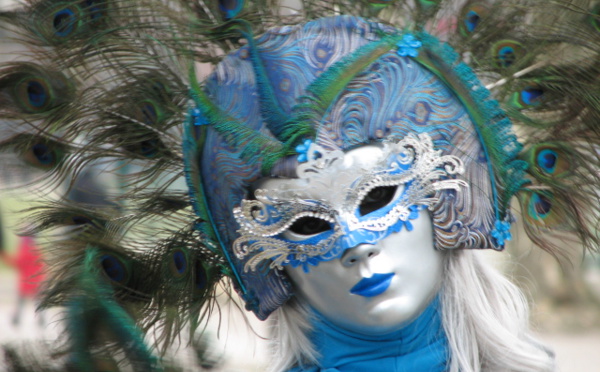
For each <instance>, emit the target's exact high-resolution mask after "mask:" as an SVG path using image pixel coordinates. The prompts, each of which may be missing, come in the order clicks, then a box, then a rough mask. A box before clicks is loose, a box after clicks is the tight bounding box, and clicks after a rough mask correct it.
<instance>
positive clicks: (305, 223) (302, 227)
mask: <svg viewBox="0 0 600 372" xmlns="http://www.w3.org/2000/svg"><path fill="white" fill-rule="evenodd" d="M288 230H290V231H291V232H293V233H295V234H298V235H315V234H319V233H322V232H325V231H328V230H331V224H330V223H329V222H327V221H325V220H323V219H320V218H317V217H301V218H298V219H297V220H296V221H295V222H294V223H293V224H292V226H290V227H289V229H288Z"/></svg>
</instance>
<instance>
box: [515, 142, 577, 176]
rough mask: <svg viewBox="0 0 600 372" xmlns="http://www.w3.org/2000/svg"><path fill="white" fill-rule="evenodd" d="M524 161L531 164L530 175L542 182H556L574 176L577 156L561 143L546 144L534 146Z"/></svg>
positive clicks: (526, 154)
mask: <svg viewBox="0 0 600 372" xmlns="http://www.w3.org/2000/svg"><path fill="white" fill-rule="evenodd" d="M523 159H524V160H525V161H527V163H529V165H530V166H529V173H530V174H532V175H533V176H534V177H535V178H537V179H539V180H541V181H548V180H551V179H552V180H556V179H558V178H563V177H565V176H568V175H570V174H572V172H573V169H574V168H575V167H576V164H575V161H574V160H573V159H575V156H574V154H573V152H572V150H570V149H569V147H568V146H566V145H564V144H561V143H560V142H544V143H540V144H537V145H535V146H532V147H531V148H530V149H529V150H527V152H526V153H525V155H524V156H523Z"/></svg>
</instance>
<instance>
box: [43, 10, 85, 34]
mask: <svg viewBox="0 0 600 372" xmlns="http://www.w3.org/2000/svg"><path fill="white" fill-rule="evenodd" d="M50 18H51V22H52V28H51V29H52V33H53V36H56V37H58V38H61V39H63V38H68V37H70V36H73V35H74V34H75V33H76V32H77V31H78V30H79V28H80V27H81V9H79V7H78V6H76V5H69V6H66V7H62V8H58V9H56V10H54V11H53V13H52V14H51V16H50Z"/></svg>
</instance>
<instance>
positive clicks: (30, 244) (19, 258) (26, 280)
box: [11, 236, 44, 297]
mask: <svg viewBox="0 0 600 372" xmlns="http://www.w3.org/2000/svg"><path fill="white" fill-rule="evenodd" d="M11 261H12V264H13V265H14V266H15V267H16V268H17V270H18V271H19V294H20V295H21V296H29V297H32V296H35V295H36V294H37V292H38V288H39V285H40V283H41V282H42V280H43V278H42V269H43V267H44V265H43V263H42V261H41V257H40V255H39V253H38V250H37V247H36V245H35V240H33V238H32V237H30V236H22V237H20V239H19V247H18V250H17V254H16V256H15V257H14V259H12V260H11Z"/></svg>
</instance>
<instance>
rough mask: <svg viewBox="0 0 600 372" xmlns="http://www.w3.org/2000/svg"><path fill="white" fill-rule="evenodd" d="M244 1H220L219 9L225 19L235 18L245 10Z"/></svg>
mask: <svg viewBox="0 0 600 372" xmlns="http://www.w3.org/2000/svg"><path fill="white" fill-rule="evenodd" d="M245 5H246V2H245V1H244V0H219V9H220V10H221V12H223V17H224V18H225V19H232V18H235V17H236V16H237V15H238V14H240V12H241V11H242V10H243V9H244V6H245Z"/></svg>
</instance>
